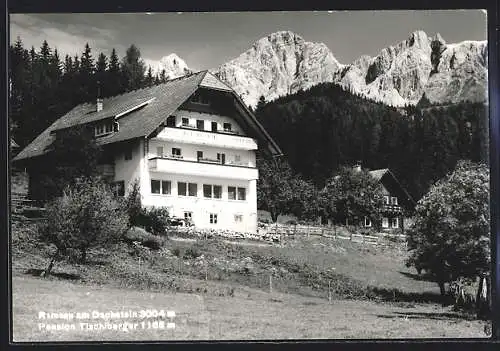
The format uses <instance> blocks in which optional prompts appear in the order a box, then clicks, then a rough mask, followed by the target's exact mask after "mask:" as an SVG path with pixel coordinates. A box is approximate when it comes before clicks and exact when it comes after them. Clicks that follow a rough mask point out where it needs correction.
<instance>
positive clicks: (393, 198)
mask: <svg viewBox="0 0 500 351" xmlns="http://www.w3.org/2000/svg"><path fill="white" fill-rule="evenodd" d="M391 205H396V206H397V205H398V198H397V196H391Z"/></svg>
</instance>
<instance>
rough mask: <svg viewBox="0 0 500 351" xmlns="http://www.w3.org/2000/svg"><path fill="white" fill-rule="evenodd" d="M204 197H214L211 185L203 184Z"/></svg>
mask: <svg viewBox="0 0 500 351" xmlns="http://www.w3.org/2000/svg"><path fill="white" fill-rule="evenodd" d="M203 196H204V197H209V198H211V197H212V186H211V185H207V184H203Z"/></svg>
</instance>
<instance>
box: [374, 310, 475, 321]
mask: <svg viewBox="0 0 500 351" xmlns="http://www.w3.org/2000/svg"><path fill="white" fill-rule="evenodd" d="M377 317H380V318H407V319H433V320H450V319H456V320H468V321H472V320H475V318H474V316H473V315H472V314H467V313H452V312H394V313H393V314H379V315H377Z"/></svg>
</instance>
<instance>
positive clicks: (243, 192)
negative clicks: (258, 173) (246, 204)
mask: <svg viewBox="0 0 500 351" xmlns="http://www.w3.org/2000/svg"><path fill="white" fill-rule="evenodd" d="M238 200H243V201H244V200H246V189H245V188H238Z"/></svg>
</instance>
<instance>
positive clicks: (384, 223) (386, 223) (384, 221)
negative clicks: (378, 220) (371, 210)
mask: <svg viewBox="0 0 500 351" xmlns="http://www.w3.org/2000/svg"><path fill="white" fill-rule="evenodd" d="M382 228H389V218H387V217H383V218H382Z"/></svg>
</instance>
